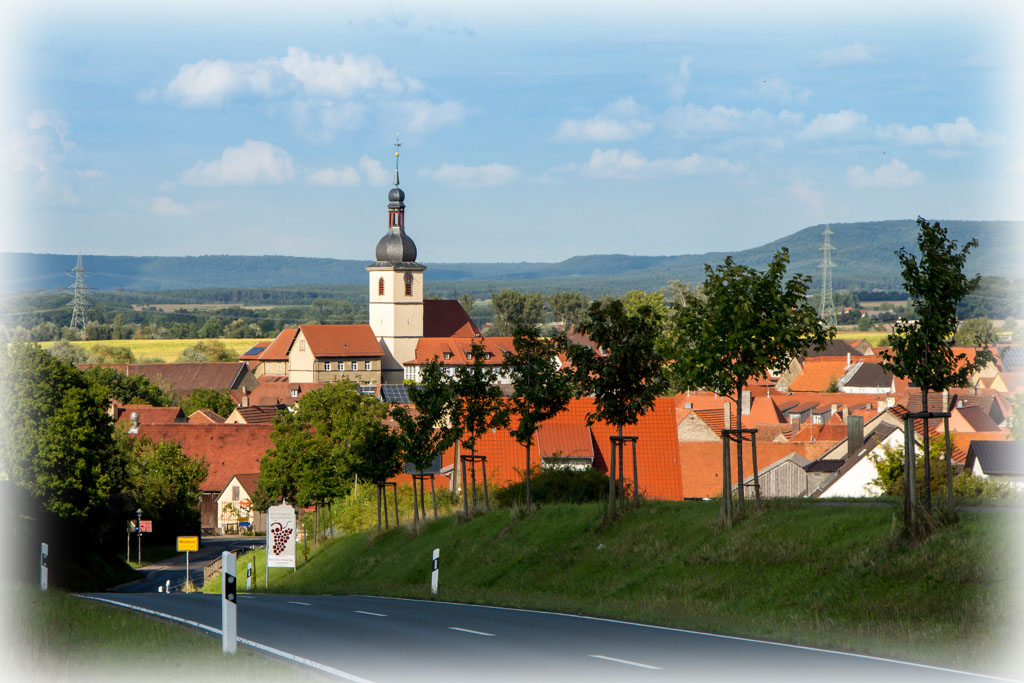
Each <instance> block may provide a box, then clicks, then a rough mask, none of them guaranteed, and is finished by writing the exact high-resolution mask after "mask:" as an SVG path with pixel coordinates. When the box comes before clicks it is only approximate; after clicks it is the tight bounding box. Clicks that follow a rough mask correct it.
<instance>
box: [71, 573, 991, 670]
mask: <svg viewBox="0 0 1024 683" xmlns="http://www.w3.org/2000/svg"><path fill="white" fill-rule="evenodd" d="M84 597H89V598H96V599H102V600H106V601H114V602H116V603H119V604H125V605H132V606H136V607H141V608H144V609H147V610H152V611H155V612H158V613H161V614H166V615H171V616H174V617H177V618H179V619H184V620H188V621H190V622H195V624H197V625H205V626H206V627H207V628H208V629H211V630H219V628H220V597H219V596H216V595H201V594H174V593H172V594H170V595H166V594H153V593H148V594H140V593H136V594H124V593H95V594H86V595H85V596H84ZM238 635H239V637H240V638H242V639H245V640H247V641H252V643H256V644H260V645H262V646H265V648H269V649H273V650H277V651H280V652H281V653H289V654H291V655H293V656H294V657H296V658H300V659H304V660H309V661H311V662H315V663H319V664H320V665H321V670H322V671H325V672H326V673H328V674H331V675H333V676H336V677H338V678H342V679H345V678H347V679H348V680H353V681H370V682H372V683H390V682H392V681H395V682H401V683H408V681H410V680H415V681H417V682H420V681H439V682H440V681H444V682H445V683H457V682H460V681H466V682H473V683H479V682H481V681H494V682H496V683H504V682H506V681H508V682H512V681H515V682H516V683H535V682H538V681H586V682H587V683H604V682H610V681H652V682H654V681H658V682H661V681H666V682H667V681H673V682H675V681H715V682H716V683H721V682H725V681H757V682H758V683H772V682H774V681H785V682H786V683H798V682H803V681H807V682H811V681H813V682H814V683H821V681H824V680H827V681H829V683H845V682H850V683H854V682H856V683H862V682H864V681H869V682H870V683H885V682H888V681H894V682H895V681H898V682H899V683H916V682H921V683H925V682H927V683H932V682H935V683H941V682H943V681H951V682H952V681H980V680H994V679H992V678H990V677H987V676H982V675H977V674H969V673H965V672H957V671H950V670H947V669H941V668H935V667H926V666H920V665H913V664H906V663H903V662H896V661H892V660H885V659H879V658H872V657H863V656H858V655H849V654H843V653H839V652H830V651H825V650H815V649H811V648H803V647H797V646H790V645H782V644H776V643H767V642H762V641H754V640H747V639H742V638H732V637H726V636H715V635H709V634H704V633H695V632H691V631H685V630H681V629H671V628H663V627H656V626H647V625H643V624H633V623H628V622H620V621H614V620H608V619H597V618H590V617H578V616H572V615H565V614H555V613H550V612H536V611H529V610H515V609H506V608H495V607H483V606H477V605H461V604H455V603H446V602H434V601H422V600H404V599H400V598H381V597H368V596H333V595H331V596H328V595H294V596H288V595H264V594H256V595H247V594H241V595H239V599H238ZM996 680H998V679H996Z"/></svg>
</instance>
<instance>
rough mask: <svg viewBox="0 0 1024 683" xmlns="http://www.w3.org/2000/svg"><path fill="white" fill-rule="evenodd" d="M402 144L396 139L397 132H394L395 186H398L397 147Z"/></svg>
mask: <svg viewBox="0 0 1024 683" xmlns="http://www.w3.org/2000/svg"><path fill="white" fill-rule="evenodd" d="M401 146H402V141H401V140H399V139H398V133H395V187H398V148H399V147H401Z"/></svg>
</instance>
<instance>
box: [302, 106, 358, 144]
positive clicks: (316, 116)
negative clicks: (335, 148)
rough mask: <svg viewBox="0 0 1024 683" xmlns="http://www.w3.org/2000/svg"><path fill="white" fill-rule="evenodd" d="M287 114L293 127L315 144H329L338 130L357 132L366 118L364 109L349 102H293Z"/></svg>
mask: <svg viewBox="0 0 1024 683" xmlns="http://www.w3.org/2000/svg"><path fill="white" fill-rule="evenodd" d="M289 112H290V114H291V119H292V122H293V123H294V124H295V127H296V128H298V130H299V131H300V132H301V133H302V134H303V135H305V136H306V137H307V138H310V139H311V140H314V141H316V142H329V141H330V140H332V139H334V134H335V133H336V132H337V131H339V130H357V129H358V128H359V127H360V126H362V124H363V121H364V119H365V118H366V107H365V106H364V105H363V104H362V103H360V102H351V101H347V102H337V101H333V100H323V99H321V100H305V99H303V100H295V101H294V102H292V103H291V105H290V106H289Z"/></svg>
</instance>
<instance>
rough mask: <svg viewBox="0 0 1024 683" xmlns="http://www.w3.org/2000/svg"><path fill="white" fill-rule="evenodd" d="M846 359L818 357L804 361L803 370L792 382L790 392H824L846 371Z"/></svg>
mask: <svg viewBox="0 0 1024 683" xmlns="http://www.w3.org/2000/svg"><path fill="white" fill-rule="evenodd" d="M847 367H848V366H847V363H846V357H845V356H844V357H842V358H834V357H831V356H818V357H816V358H808V359H807V360H805V361H804V366H803V369H802V370H801V371H800V374H799V375H797V376H796V377H795V378H794V379H793V381H792V382H790V383H789V390H790V391H826V390H828V386H829V384H831V383H832V381H833V380H835V381H836V382H838V381H839V379H840V378H841V377H842V376H843V374H844V373H845V372H846V369H847Z"/></svg>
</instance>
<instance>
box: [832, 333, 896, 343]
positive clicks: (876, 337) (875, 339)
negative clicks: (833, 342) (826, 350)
mask: <svg viewBox="0 0 1024 683" xmlns="http://www.w3.org/2000/svg"><path fill="white" fill-rule="evenodd" d="M888 336H889V333H888V332H858V331H857V330H852V331H847V330H843V331H842V332H837V333H836V339H866V340H867V342H868V343H869V344H871V345H872V346H885V338H886V337H888Z"/></svg>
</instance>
